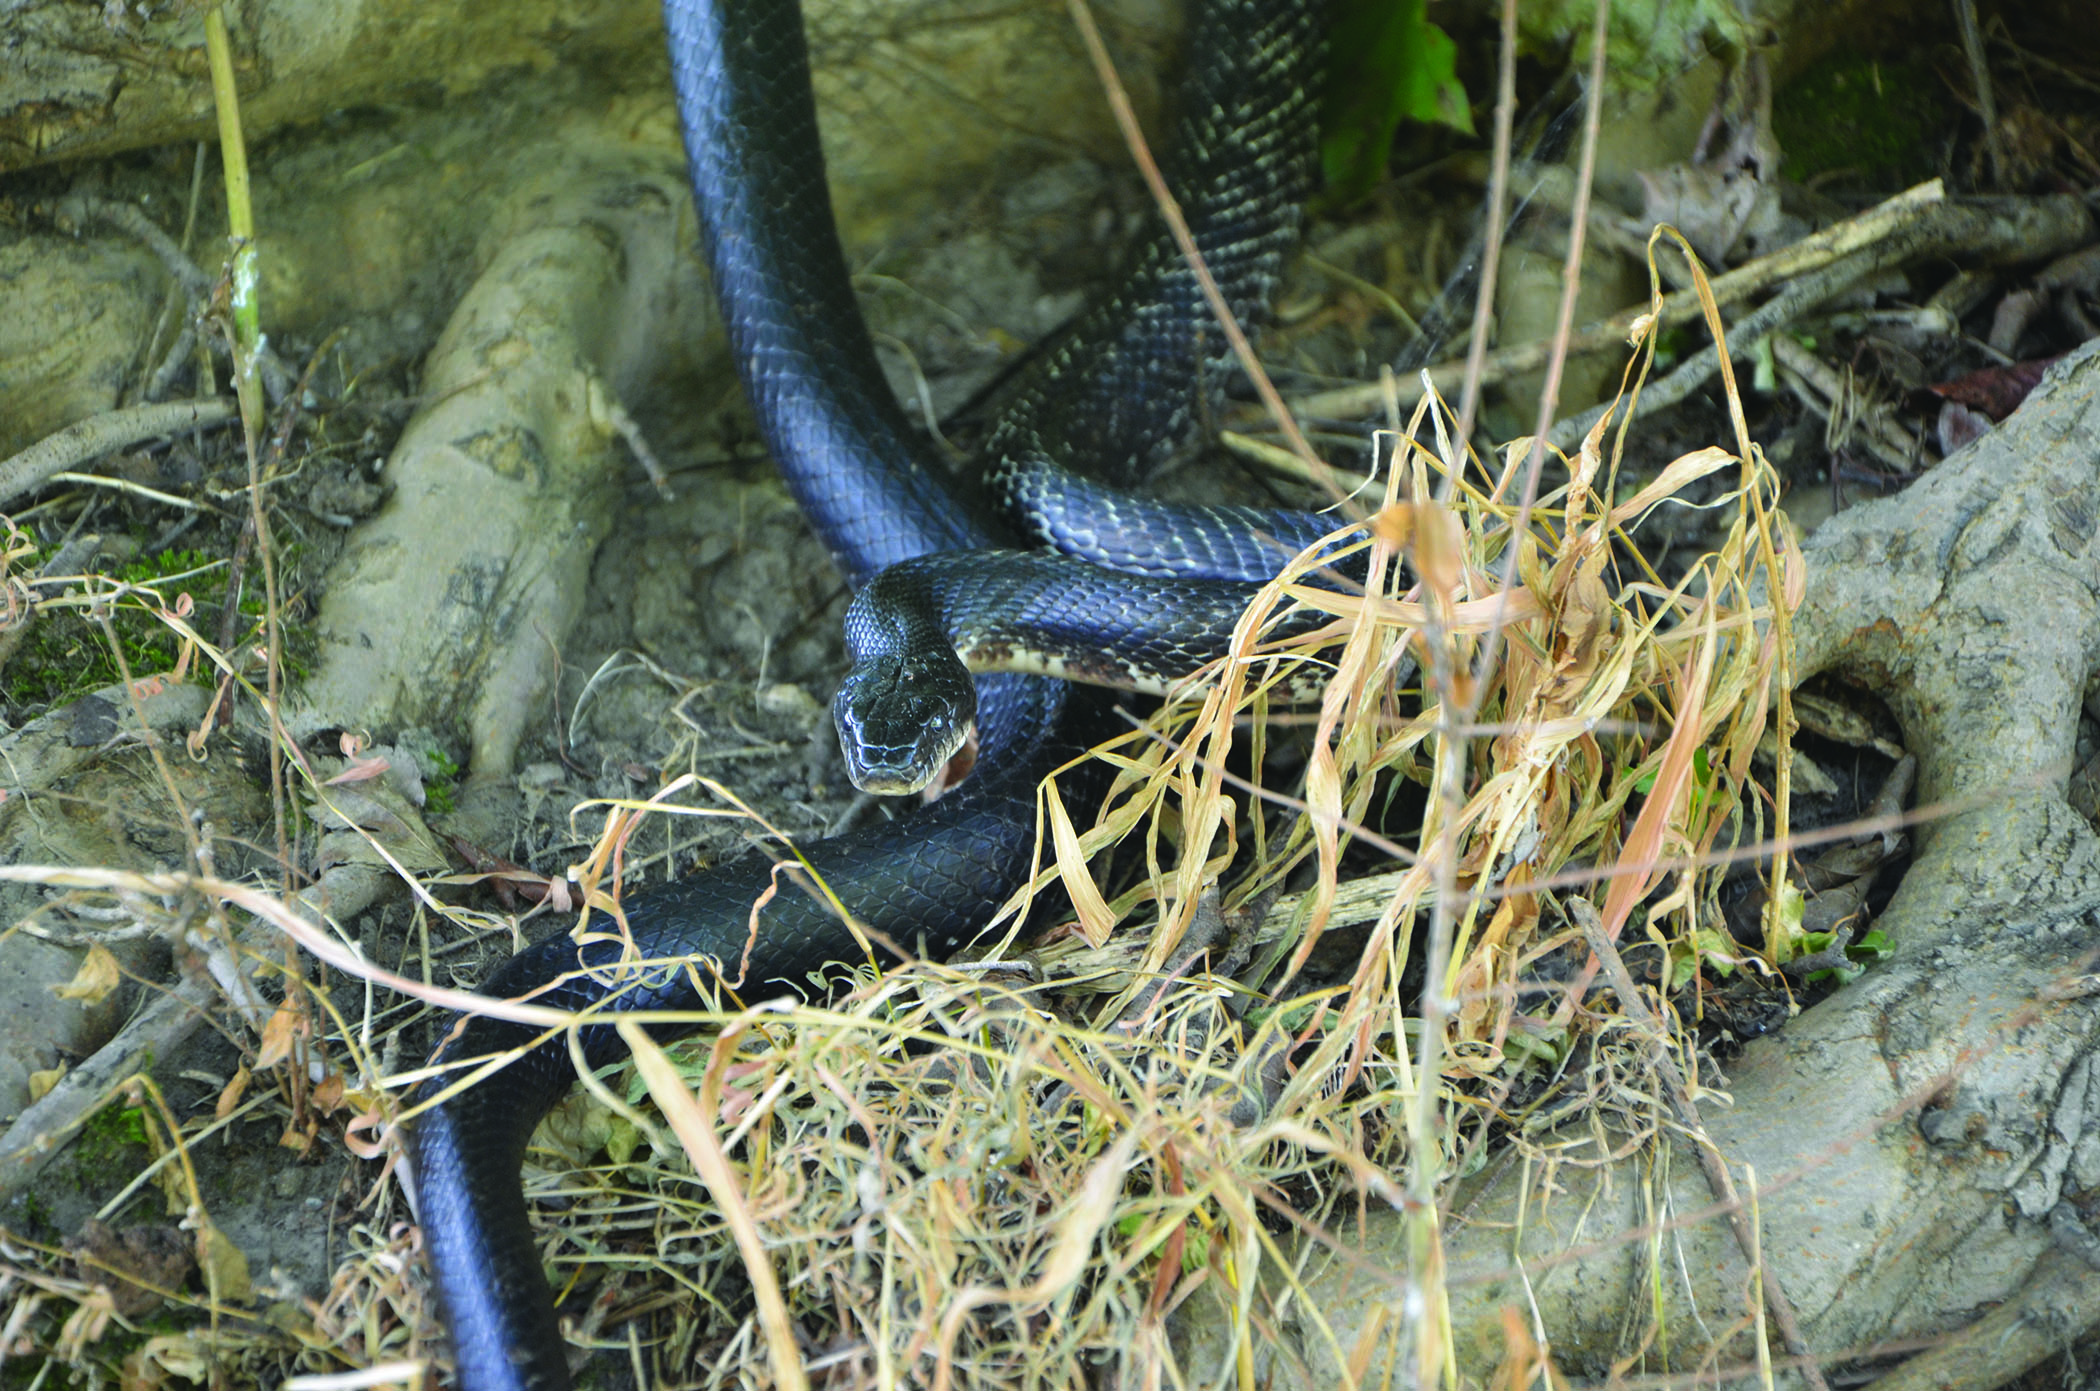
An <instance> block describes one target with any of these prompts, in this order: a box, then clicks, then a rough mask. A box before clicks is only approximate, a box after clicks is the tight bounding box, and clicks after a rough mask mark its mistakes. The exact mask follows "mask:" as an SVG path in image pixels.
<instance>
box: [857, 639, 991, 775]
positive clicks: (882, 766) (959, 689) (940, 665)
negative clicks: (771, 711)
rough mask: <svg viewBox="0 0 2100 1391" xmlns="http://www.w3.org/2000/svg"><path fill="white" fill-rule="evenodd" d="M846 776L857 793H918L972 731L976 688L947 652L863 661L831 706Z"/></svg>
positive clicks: (880, 657)
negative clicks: (844, 755)
mask: <svg viewBox="0 0 2100 1391" xmlns="http://www.w3.org/2000/svg"><path fill="white" fill-rule="evenodd" d="M831 718H832V720H833V722H834V723H836V724H837V725H838V730H839V747H840V748H841V749H843V750H844V751H845V754H846V773H847V776H849V777H851V778H852V779H853V785H854V786H855V787H857V788H859V789H860V790H861V791H863V792H874V793H877V794H880V795H883V796H900V795H902V794H904V793H907V792H917V791H918V790H919V789H920V788H922V787H924V786H926V785H927V784H928V783H930V782H932V781H933V780H934V779H935V778H936V777H938V776H939V775H940V772H941V769H942V768H943V767H944V766H945V765H946V764H947V762H948V760H949V759H950V758H953V757H954V756H955V754H956V752H957V751H958V750H960V749H961V748H962V746H963V745H964V744H965V743H967V742H969V739H970V736H971V735H972V734H974V733H976V730H977V683H976V682H975V681H973V680H972V679H971V678H970V672H969V669H968V668H967V667H965V666H964V665H963V664H962V662H961V660H960V659H958V658H957V657H956V655H955V654H954V653H953V652H951V651H947V650H937V651H929V652H926V653H923V654H913V655H910V656H900V655H895V654H891V653H884V654H881V655H877V656H864V657H862V658H861V659H860V660H859V661H858V662H856V663H855V664H854V667H853V670H852V671H850V672H848V673H846V679H845V681H844V683H842V684H841V685H840V686H839V693H838V695H836V696H835V697H833V698H832V702H831Z"/></svg>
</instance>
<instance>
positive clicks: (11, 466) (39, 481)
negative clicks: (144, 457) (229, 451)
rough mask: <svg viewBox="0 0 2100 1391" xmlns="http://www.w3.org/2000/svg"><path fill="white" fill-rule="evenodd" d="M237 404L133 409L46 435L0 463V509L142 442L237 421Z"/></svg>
mask: <svg viewBox="0 0 2100 1391" xmlns="http://www.w3.org/2000/svg"><path fill="white" fill-rule="evenodd" d="M238 416H239V411H238V410H237V409H236V408H235V406H234V403H233V402H231V401H225V400H221V399H218V398H216V397H206V398H204V399H202V400H197V401H163V402H158V403H156V404H153V405H149V406H128V407H126V408H125V409H123V410H116V411H104V412H103V413H102V414H100V415H91V416H89V417H88V418H87V419H85V420H76V421H74V422H73V423H72V424H71V425H68V426H66V427H65V428H64V429H63V430H60V431H58V432H57V433H56V434H50V435H46V436H44V438H42V439H40V440H38V441H37V442H36V443H35V444H32V445H30V446H29V448H27V449H25V450H23V451H22V452H21V453H19V454H17V455H15V456H14V457H13V458H11V459H7V460H5V461H0V506H5V505H7V504H8V503H10V502H13V501H14V500H15V499H16V498H18V497H20V496H22V494H24V493H26V492H29V491H30V490H31V489H33V488H37V487H40V486H41V485H43V484H44V483H46V482H49V481H50V479H51V477H52V475H54V474H59V473H63V472H65V471H66V470H67V469H70V468H75V467H78V466H79V465H81V464H85V463H87V462H89V461H90V460H93V459H99V458H101V457H102V456H103V455H105V454H114V453H115V452H116V451H118V450H119V449H123V448H125V447H126V446H128V445H133V444H137V443H138V442H139V441H140V440H149V439H156V438H158V437H160V436H162V435H174V434H180V433H182V432H183V431H185V430H203V429H209V428H211V427H213V426H217V425H224V424H225V423H226V422H227V421H229V420H234V419H237V418H238Z"/></svg>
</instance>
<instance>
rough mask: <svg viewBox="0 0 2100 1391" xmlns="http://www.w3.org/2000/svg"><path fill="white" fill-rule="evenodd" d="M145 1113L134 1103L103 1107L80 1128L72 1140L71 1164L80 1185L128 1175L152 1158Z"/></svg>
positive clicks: (85, 1186) (93, 1183) (90, 1185)
mask: <svg viewBox="0 0 2100 1391" xmlns="http://www.w3.org/2000/svg"><path fill="white" fill-rule="evenodd" d="M151 1155H152V1150H151V1148H150V1147H149V1146H148V1145H147V1143H146V1113H145V1112H144V1111H142V1110H140V1109H139V1108H138V1107H136V1106H105V1107H103V1108H102V1109H101V1110H100V1111H97V1112H96V1113H95V1114H94V1115H93V1116H91V1117H90V1118H89V1119H88V1121H87V1123H86V1124H85V1125H83V1126H81V1127H80V1135H79V1137H78V1138H76V1139H75V1140H74V1141H73V1167H74V1172H75V1173H76V1174H77V1175H78V1176H79V1179H80V1186H81V1187H82V1188H89V1187H99V1186H102V1185H104V1184H106V1183H108V1181H109V1180H111V1179H113V1178H118V1177H122V1178H127V1179H128V1178H129V1177H130V1176H131V1175H132V1174H135V1173H137V1172H138V1171H139V1170H140V1169H141V1168H143V1167H144V1166H145V1164H146V1161H147V1160H148V1159H149V1158H150V1157H151Z"/></svg>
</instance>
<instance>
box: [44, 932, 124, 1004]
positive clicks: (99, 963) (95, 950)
mask: <svg viewBox="0 0 2100 1391" xmlns="http://www.w3.org/2000/svg"><path fill="white" fill-rule="evenodd" d="M123 983H124V973H123V972H122V971H120V970H118V969H117V959H116V957H114V956H111V955H110V953H109V948H108V947H105V946H103V945H102V944H101V943H99V942H97V943H95V944H94V945H93V946H91V947H89V948H88V949H87V955H86V956H84V957H82V958H81V959H80V967H79V969H78V970H76V971H74V972H73V979H71V980H69V981H67V982H66V983H65V984H64V985H54V986H52V987H51V993H52V994H54V995H56V996H58V998H59V999H61V1000H78V1001H80V1003H82V1004H84V1005H88V1006H94V1005H99V1004H101V1003H102V1002H103V1001H104V1000H106V999H108V998H109V995H110V992H111V991H113V990H115V989H116V988H117V987H118V986H119V985H122V984H123Z"/></svg>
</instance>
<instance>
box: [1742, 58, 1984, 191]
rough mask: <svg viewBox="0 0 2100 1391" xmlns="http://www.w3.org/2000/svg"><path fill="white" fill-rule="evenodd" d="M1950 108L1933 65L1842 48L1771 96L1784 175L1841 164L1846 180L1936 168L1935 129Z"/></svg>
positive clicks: (1878, 181) (1802, 177)
mask: <svg viewBox="0 0 2100 1391" xmlns="http://www.w3.org/2000/svg"><path fill="white" fill-rule="evenodd" d="M1947 115H1948V113H1947V109H1946V98H1945V96H1944V89H1943V86H1942V84H1941V82H1940V80H1939V78H1938V77H1936V76H1935V75H1934V74H1933V72H1932V70H1931V69H1930V68H1927V67H1925V66H1924V65H1923V64H1920V63H1913V62H1907V61H1901V62H1884V61H1880V60H1876V59H1871V58H1861V57H1859V56H1858V55H1856V54H1841V55H1836V56H1832V57H1830V58H1826V59H1824V60H1823V61H1822V62H1820V63H1817V64H1816V65H1815V66H1813V67H1811V68H1809V69H1807V70H1806V71H1804V72H1803V73H1802V74H1801V75H1800V76H1799V77H1797V78H1795V79H1794V80H1793V81H1792V82H1790V83H1788V84H1787V87H1786V89H1785V90H1784V91H1783V92H1781V93H1780V94H1779V96H1778V99H1777V100H1776V101H1774V103H1773V106H1772V128H1773V131H1774V133H1775V134H1776V135H1777V136H1778V137H1779V144H1780V148H1781V149H1783V150H1785V151H1786V166H1785V171H1784V172H1785V174H1786V177H1788V178H1789V179H1793V180H1796V181H1798V182H1807V181H1808V180H1811V179H1814V178H1817V177H1818V176H1827V175H1830V174H1835V173H1840V172H1842V173H1845V174H1847V175H1850V176H1851V177H1849V178H1848V179H1847V180H1846V182H1847V183H1850V184H1855V185H1859V186H1863V187H1869V188H1877V189H1897V188H1907V187H1909V186H1910V185H1912V184H1914V183H1918V182H1920V181H1922V180H1925V179H1929V178H1931V177H1932V176H1933V175H1934V174H1935V173H1937V172H1938V168H1937V164H1938V159H1937V156H1936V152H1935V149H1934V145H1935V141H1934V136H1935V134H1936V133H1937V132H1939V131H1940V130H1943V129H1944V128H1945V127H1946V123H1947Z"/></svg>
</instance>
